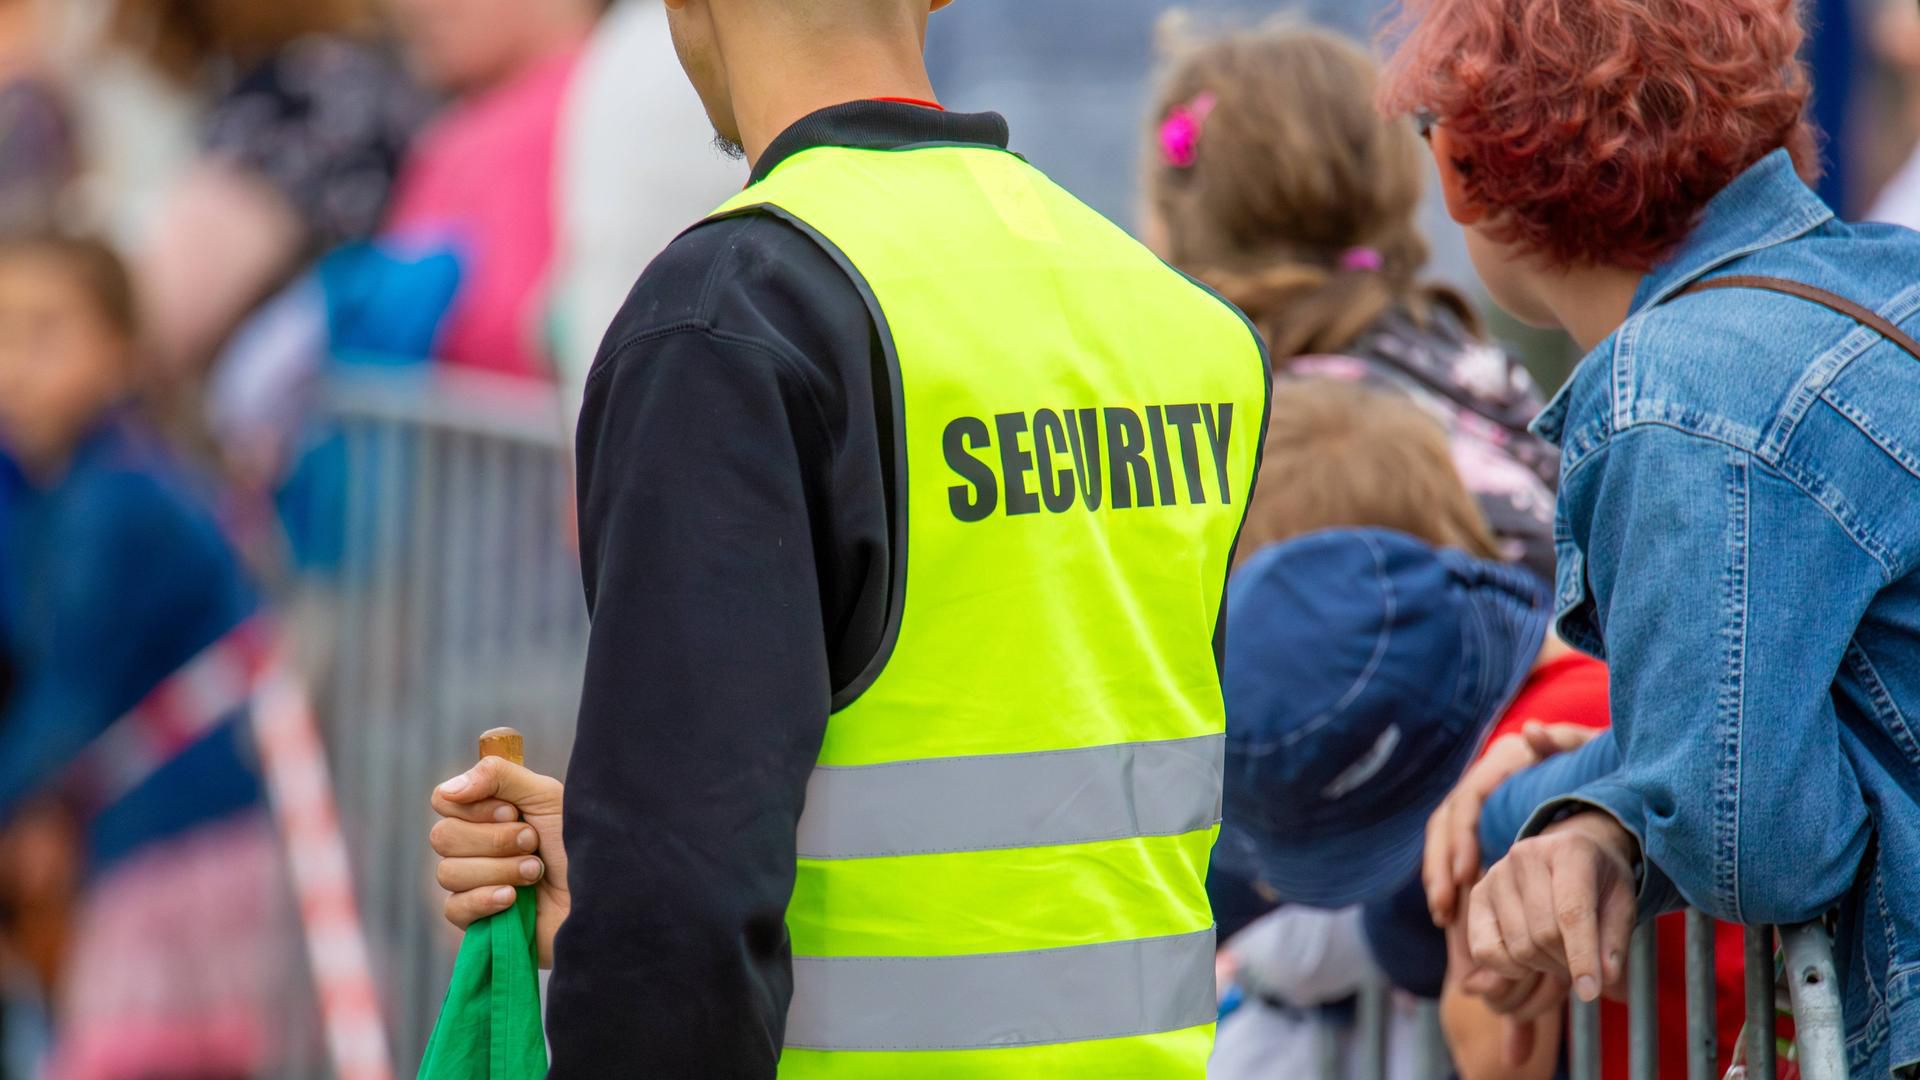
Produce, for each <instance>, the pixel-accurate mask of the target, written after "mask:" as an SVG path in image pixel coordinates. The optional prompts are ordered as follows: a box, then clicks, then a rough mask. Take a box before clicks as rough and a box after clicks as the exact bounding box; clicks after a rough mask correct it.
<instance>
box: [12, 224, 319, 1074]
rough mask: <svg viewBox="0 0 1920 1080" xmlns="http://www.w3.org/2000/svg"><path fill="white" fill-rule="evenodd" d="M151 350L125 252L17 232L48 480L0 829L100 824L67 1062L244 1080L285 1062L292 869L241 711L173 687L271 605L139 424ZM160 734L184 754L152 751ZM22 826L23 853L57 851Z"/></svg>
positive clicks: (29, 500) (18, 292)
mask: <svg viewBox="0 0 1920 1080" xmlns="http://www.w3.org/2000/svg"><path fill="white" fill-rule="evenodd" d="M138 340H139V337H138V324H137V321H136V317H135V300H134V288H133V285H132V282H131V280H130V278H129V277H128V275H127V273H126V271H125V269H124V268H123V267H122V265H121V263H120V262H119V260H118V259H117V258H116V256H115V255H114V254H113V253H112V252H111V251H110V250H109V249H107V248H105V247H103V246H101V245H99V244H95V243H91V242H86V241H78V240H69V239H61V238H55V237H47V238H37V239H30V240H23V241H6V242H4V243H0V441H4V442H5V444H6V446H7V447H8V449H9V450H10V451H11V452H12V453H13V454H14V455H15V456H16V457H17V458H18V460H19V461H20V462H21V463H22V466H23V467H24V470H25V473H26V476H27V478H28V481H29V484H30V486H31V490H30V491H29V492H28V494H27V495H26V496H25V497H24V499H23V500H22V501H21V503H20V505H19V506H17V507H16V510H15V513H14V515H13V520H12V521H11V522H10V531H11V537H10V540H11V544H10V546H9V547H8V549H7V563H6V565H5V566H4V568H0V570H3V571H4V574H5V576H6V578H7V580H8V585H9V589H8V593H7V595H8V602H9V605H10V608H11V610H10V611H9V612H8V615H9V618H8V619H7V620H6V622H7V625H8V627H9V634H10V636H9V640H8V642H7V646H8V649H9V651H10V653H11V654H12V655H13V657H14V659H15V661H16V663H17V664H18V667H19V685H18V686H17V687H16V688H15V692H14V694H13V695H12V697H11V699H10V700H9V701H8V703H7V705H6V709H5V712H4V714H0V821H10V820H14V819H18V818H19V816H20V815H21V814H22V813H23V808H25V807H26V806H28V803H29V799H30V798H31V797H33V796H35V795H36V794H39V793H52V794H56V795H57V796H58V797H59V799H60V803H61V805H64V806H66V807H69V808H70V809H71V810H72V812H73V813H74V814H75V815H76V816H77V820H78V823H79V825H80V826H81V829H82V835H83V836H84V856H83V857H84V865H85V871H84V873H85V877H84V880H83V882H82V884H81V886H80V895H79V896H78V897H77V898H76V899H73V900H72V902H71V903H70V905H68V906H69V909H70V911H71V915H72V927H71V935H72V937H71V946H70V949H69V950H68V951H67V954H66V956H65V959H64V963H61V964H60V965H58V966H59V968H60V978H59V989H58V998H57V1001H56V1003H55V1010H54V1020H55V1025H56V1044H55V1049H54V1054H53V1058H52V1061H51V1063H50V1066H49V1070H48V1075H49V1076H50V1077H52V1078H54V1080H151V1078H153V1077H157V1076H158V1077H183V1078H193V1080H229V1078H232V1080H239V1078H245V1077H251V1076H255V1075H258V1074H259V1073H260V1072H261V1070H262V1069H264V1068H265V1067H266V1066H268V1065H269V1064H271V1062H272V1060H273V1056H274V1052H275V1051H274V1027H273V1025H274V1023H275V1021H276V1019H277V1017H278V1016H279V1014H280V1012H281V1010H280V1009H277V1008H276V1004H277V998H276V994H275V990H276V987H277V986H278V985H279V984H278V982H277V979H278V976H279V971H280V969H281V967H282V965H283V962H284V958H285V953H284V952H283V950H282V948H281V945H282V943H281V942H280V941H279V939H278V937H277V932H276V927H277V926H279V925H281V923H280V922H279V921H278V919H277V918H276V917H275V909H274V906H273V903H272V898H273V897H275V896H277V895H279V893H278V882H279V860H278V856H277V853H276V849H275V844H274V839H273V833H272V829H271V827H270V825H269V823H268V819H267V816H266V813H265V810H264V807H263V803H262V797H261V789H260V784H259V780H258V778H257V776H256V772H255V768H254V765H253V762H252V758H251V755H250V752H249V751H248V750H247V749H246V747H245V746H244V743H243V739H242V736H241V733H240V730H239V723H240V721H239V717H240V715H241V713H240V711H239V710H240V709H241V708H242V707H243V705H244V703H243V701H232V702H217V701H212V700H208V701H206V702H204V704H205V706H206V711H204V712H195V711H193V704H192V703H194V702H195V699H196V698H199V697H201V696H202V695H195V694H183V693H179V692H178V691H177V690H176V691H175V692H172V693H166V692H162V688H163V687H165V686H166V685H168V683H169V680H170V679H174V678H178V677H183V676H182V675H181V673H182V672H185V671H190V670H193V665H194V664H195V663H196V662H197V661H198V660H199V659H201V658H203V657H205V656H207V655H209V654H212V653H215V652H216V651H217V652H218V654H219V655H222V656H226V657H236V656H237V655H238V653H237V650H240V649H242V648H243V646H244V645H245V644H246V642H247V641H248V640H249V637H248V631H247V629H246V628H248V627H250V626H252V622H251V619H252V616H253V615H254V613H255V610H256V598H255V595H254V592H253V590H252V588H251V587H250V586H249V585H248V583H247V582H246V580H245V579H244V577H243V576H242V574H241V571H240V568H239V566H238V564H237V562H236V560H235V558H234V555H233V553H232V551H231V550H230V549H229V547H228V545H227V544H226V541H225V540H224V538H223V537H222V535H221V532H220V530H219V528H218V526H217V525H216V524H215V522H214V519H213V517H212V516H211V514H210V513H209V512H208V511H207V509H206V507H205V505H204V503H203V501H202V498H201V496H200V494H199V492H198V491H197V490H196V485H195V483H194V481H193V480H192V479H191V478H190V477H189V476H188V475H187V474H186V473H185V472H184V471H183V470H181V469H180V468H179V467H178V466H176V465H175V464H173V463H172V460H171V457H170V455H169V453H168V451H167V450H166V449H165V448H164V447H162V446H160V445H159V444H158V443H157V442H156V440H155V439H154V437H153V436H152V434H151V432H150V430H149V429H148V428H147V427H146V426H145V425H144V424H143V423H142V422H141V421H140V419H139V418H138V414H137V410H136V408H135V405H134V398H135V395H134V390H133V388H134V386H135V385H136V381H137V376H136V369H137V367H138V365H139V360H138V358H137V352H138V345H137V342H138ZM155 725H158V726H157V727H156V726H155ZM161 730H169V731H172V732H175V733H176V735H180V734H182V733H191V736H190V737H183V738H175V739H164V738H159V737H158V736H157V733H158V732H159V731H161ZM155 745H164V746H167V747H168V749H167V750H165V751H161V752H151V753H143V752H141V750H142V749H143V748H146V747H151V746H155ZM19 835H20V834H18V833H15V834H13V835H12V837H11V838H10V844H11V847H10V850H13V851H16V852H20V851H30V850H40V851H43V852H45V850H46V848H45V845H44V844H41V845H38V847H37V848H36V847H35V846H34V845H28V844H21V843H20V842H19V841H18V837H19ZM57 855H58V852H57V851H55V852H52V853H49V854H47V855H45V857H42V858H34V859H32V860H31V861H32V863H33V865H21V864H16V863H13V862H9V864H8V872H9V874H10V875H12V877H11V880H10V882H9V887H8V893H9V895H10V896H14V897H16V898H17V897H18V896H21V895H24V894H32V893H35V892H38V893H44V892H45V888H44V886H45V883H46V882H47V881H48V880H49V879H53V880H58V879H59V877H60V871H59V868H58V866H57V865H54V866H49V865H47V863H48V861H50V860H55V859H57ZM35 882H38V883H40V884H39V887H37V888H36V886H35V885H34V884H33V883H35Z"/></svg>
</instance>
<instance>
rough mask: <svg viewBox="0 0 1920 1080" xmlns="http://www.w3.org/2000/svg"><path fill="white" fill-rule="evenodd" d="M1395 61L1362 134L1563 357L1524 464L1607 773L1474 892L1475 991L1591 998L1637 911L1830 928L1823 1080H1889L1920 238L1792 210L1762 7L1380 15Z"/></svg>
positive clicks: (1520, 2)
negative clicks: (1551, 508)
mask: <svg viewBox="0 0 1920 1080" xmlns="http://www.w3.org/2000/svg"><path fill="white" fill-rule="evenodd" d="M1398 28H1399V29H1398V38H1399V40H1398V41H1397V43H1396V48H1395V50H1394V54H1393V57H1392V59H1391V61H1390V63H1389V65H1388V69H1387V72H1386V74H1385V77H1384V80H1383V82H1382V85H1381V90H1380V99H1381V103H1382V104H1383V106H1384V107H1385V108H1386V109H1387V110H1388V111H1390V112H1395V113H1411V114H1414V115H1416V116H1418V117H1419V118H1420V119H1421V121H1422V124H1423V127H1424V128H1425V129H1426V130H1427V131H1428V134H1429V139H1430V142H1431V145H1432V150H1433V155H1434V157H1435V159H1436V161H1437V162H1438V165H1439V170H1440V177H1441V184H1442V187H1443V189H1444V192H1445V195H1446V201H1447V205H1448V209H1449V211H1450V212H1451V213H1452V215H1453V217H1454V218H1455V219H1456V220H1458V221H1459V222H1460V223H1461V224H1462V225H1464V226H1465V227H1466V230H1467V234H1468V237H1469V241H1470V244H1469V246H1470V250H1471V251H1472V254H1473V257H1474V260H1475V262H1476V264H1477V265H1478V266H1479V269H1480V271H1481V274H1482V276H1483V277H1484V278H1485V280H1486V282H1487V285H1488V288H1489V289H1490V290H1491V292H1492V293H1493V296H1494V298H1495V300H1497V301H1498V302H1499V303H1500V305H1501V306H1502V307H1505V308H1506V309H1507V310H1508V311H1510V312H1512V313H1513V314H1514V315H1515V316H1517V317H1518V318H1520V319H1522V320H1524V321H1527V322H1530V323H1535V324H1538V325H1542V326H1558V327H1563V328H1565V329H1566V330H1567V331H1568V332H1569V333H1571V334H1572V335H1573V337H1574V338H1575V339H1576V340H1578V341H1579V342H1580V343H1581V344H1582V346H1584V347H1585V348H1587V349H1589V350H1590V352H1589V354H1588V356H1587V357H1586V359H1585V360H1584V361H1583V362H1582V363H1581V365H1580V367H1579V368H1578V370H1576V372H1575V373H1574V375H1573V377H1572V379H1571V380H1570V381H1569V383H1568V385H1567V387H1566V388H1565V389H1564V390H1562V392H1561V393H1560V394H1559V396H1558V397H1556V398H1555V399H1554V400H1553V402H1552V403H1550V404H1549V405H1548V406H1547V409H1546V411H1545V412H1544V413H1543V414H1542V415H1541V417H1540V419H1539V420H1538V421H1536V423H1535V430H1536V431H1538V432H1539V433H1540V434H1542V435H1544V436H1545V437H1547V438H1548V439H1549V440H1551V441H1553V442H1555V443H1557V444H1559V445H1560V447H1561V450H1562V455H1563V456H1562V466H1561V469H1562V471H1561V489H1560V496H1559V506H1558V510H1557V521H1556V528H1555V533H1556V538H1557V547H1558V551H1557V555H1558V564H1559V565H1558V577H1559V588H1558V602H1559V608H1560V615H1559V628H1560V633H1561V635H1562V636H1563V637H1565V638H1566V639H1567V640H1568V641H1569V642H1572V643H1574V644H1575V645H1578V646H1580V647H1582V648H1583V649H1585V650H1587V651H1589V652H1592V653H1595V654H1596V655H1601V656H1604V657H1605V658H1607V659H1608V660H1609V662H1610V666H1611V691H1612V702H1613V710H1614V714H1613V716H1614V725H1615V726H1614V730H1615V733H1616V735H1617V742H1618V751H1619V752H1620V754H1621V757H1622V763H1621V764H1620V766H1619V767H1618V768H1617V769H1611V770H1608V771H1604V772H1601V771H1596V772H1595V773H1594V776H1595V778H1594V779H1591V780H1589V781H1588V782H1586V783H1584V784H1582V785H1580V786H1578V787H1577V788H1575V789H1573V790H1571V791H1567V792H1565V793H1564V794H1562V795H1561V796H1559V797H1556V798H1551V799H1548V800H1547V801H1546V802H1545V803H1544V804H1543V805H1541V806H1540V808H1539V810H1538V811H1537V812H1536V813H1535V815H1534V817H1533V819H1532V821H1531V822H1530V823H1529V824H1528V826H1527V827H1526V828H1525V829H1523V830H1522V833H1521V835H1522V836H1523V837H1524V839H1522V840H1520V841H1519V842H1518V843H1517V844H1515V845H1514V846H1513V848H1512V849H1511V851H1510V852H1509V853H1508V855H1507V856H1506V857H1505V858H1504V859H1502V860H1501V861H1500V862H1499V863H1497V864H1495V865H1494V867H1493V868H1492V869H1491V870H1489V871H1488V873H1487V875H1486V877H1485V878H1484V879H1483V880H1482V881H1481V882H1480V884H1479V885H1478V886H1477V887H1476V888H1475V889H1474V892H1473V894H1472V899H1471V902H1470V903H1469V905H1468V912H1467V916H1466V918H1467V933H1468V937H1469V939H1470V941H1471V945H1472V952H1473V959H1474V961H1475V962H1476V964H1477V965H1478V967H1479V969H1480V970H1479V971H1477V972H1476V973H1475V974H1474V975H1473V976H1472V978H1473V980H1474V985H1475V986H1477V987H1478V988H1480V989H1481V990H1483V991H1485V992H1487V994H1488V995H1489V996H1490V998H1493V999H1496V1000H1497V1003H1498V1004H1500V1005H1503V1006H1505V1007H1507V1008H1508V1009H1509V1010H1510V1011H1512V1012H1513V1013H1514V1014H1515V1015H1516V1016H1518V1017H1520V1018H1522V1019H1524V1018H1526V1017H1528V1016H1529V1015H1540V1014H1542V1013H1544V1012H1545V1011H1546V1010H1547V1009H1550V1008H1553V1007H1556V1006H1557V1004H1558V1001H1559V1000H1560V998H1562V997H1563V996H1564V993H1565V988H1567V987H1569V986H1570V987H1571V988H1572V990H1573V992H1574V993H1575V994H1577V995H1578V996H1580V997H1581V998H1583V999H1588V1000H1591V999H1592V998H1594V997H1596V996H1597V995H1598V994H1599V993H1600V992H1601V991H1602V989H1603V988H1606V987H1609V986H1617V985H1618V984H1619V982H1620V980H1621V978H1622V976H1623V974H1624V966H1625V964H1624V957H1625V955H1626V943H1627V938H1628V934H1629V932H1630V930H1631V928H1632V926H1633V923H1634V921H1635V918H1636V915H1637V914H1638V913H1639V912H1640V911H1642V910H1644V911H1647V912H1649V913H1650V912H1652V911H1659V910H1667V909H1671V908H1674V907H1678V906H1680V905H1682V904H1684V903H1691V904H1694V905H1696V906H1698V907H1700V908H1703V909H1705V910H1706V911H1708V912H1709V913H1711V914H1713V915H1715V916H1717V917H1719V918H1721V919H1726V920H1729V921H1736V922H1743V923H1747V924H1749V925H1763V924H1787V923H1799V922H1805V921H1809V920H1813V919H1818V918H1821V917H1822V916H1824V915H1826V914H1828V913H1829V912H1834V913H1836V915H1837V922H1836V926H1837V934H1838V945H1839V949H1838V954H1837V955H1838V958H1839V960H1840V965H1839V970H1840V972H1841V979H1842V982H1843V984H1844V985H1843V991H1844V1000H1845V1017H1846V1029H1847V1051H1848V1054H1849V1056H1850V1058H1851V1063H1852V1067H1853V1070H1854V1075H1855V1076H1877V1077H1885V1076H1889V1075H1900V1076H1912V1075H1920V887H1916V885H1917V884H1920V807H1917V806H1916V798H1920V739H1917V738H1916V734H1915V727H1916V724H1920V576H1917V575H1916V573H1915V568H1916V567H1920V341H1915V340H1913V339H1914V336H1915V335H1916V333H1920V235H1917V234H1915V233H1912V232H1908V231H1906V230H1903V229H1898V228H1894V227H1890V226H1877V225H1876V226H1866V225H1848V224H1845V223H1843V222H1841V221H1839V220H1837V219H1836V218H1835V217H1834V215H1833V213H1832V211H1831V210H1829V209H1828V208H1827V206H1826V205H1825V204H1824V203H1822V202H1821V201H1820V199H1819V198H1818V197H1817V196H1815V195H1814V194H1813V192H1812V191H1810V190H1809V189H1808V187H1807V185H1806V179H1807V178H1808V177H1809V176H1811V175H1812V174H1813V173H1814V172H1815V170H1816V169H1817V165H1816V163H1815V156H1814V152H1813V150H1814V134H1813V132H1812V131H1811V130H1810V128H1809V127H1808V125H1807V123H1806V120H1805V110H1806V105H1807V96H1808V90H1807V79H1806V75H1805V73H1804V71H1803V69H1802V68H1801V66H1800V63H1799V61H1798V60H1797V59H1796V51H1797V49H1798V47H1799V45H1800V42H1801V38H1802V36H1803V35H1802V28H1801V26H1800V24H1799V21H1798V17H1797V15H1796V13H1795V3H1794V0H1406V11H1405V12H1404V13H1403V16H1402V18H1401V21H1400V22H1399V24H1398ZM1596 748H1597V749H1596ZM1609 749H1611V748H1610V747H1608V745H1607V744H1606V743H1604V742H1596V743H1595V744H1594V746H1593V747H1592V748H1590V750H1589V751H1582V752H1581V753H1582V754H1587V753H1589V752H1591V753H1593V754H1604V753H1606V752H1607V751H1608V750H1609Z"/></svg>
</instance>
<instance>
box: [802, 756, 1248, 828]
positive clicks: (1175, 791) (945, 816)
mask: <svg viewBox="0 0 1920 1080" xmlns="http://www.w3.org/2000/svg"><path fill="white" fill-rule="evenodd" d="M1225 748H1226V736H1224V735H1203V736H1200V737H1199V738H1193V739H1176V740H1173V741H1170V742H1152V743H1124V744H1121V745H1118V746H1095V747H1089V748H1087V749H1084V750H1055V751H1049V752H1045V753H1034V754H992V755H986V756H981V757H957V758H929V759H925V760H920V761H897V762H888V763H885V764H881V765H856V766H829V765H822V766H819V767H818V768H816V769H815V770H814V772H813V777H812V779H810V780H809V781H808V782H807V808H806V812H805V813H804V814H802V815H801V818H800V856H801V857H802V858H806V859H864V858H874V857H878V856H883V855H919V854H928V853H932V852H941V851H987V850H992V849H996V848H1018V847H1041V846H1045V845H1048V844H1081V843H1090V842H1092V841H1095V840H1117V839H1120V838H1122V837H1129V836H1176V835H1179V834H1181V833H1187V832H1192V831H1194V830H1196V829H1204V828H1208V827H1210V826H1212V825H1214V824H1215V823H1217V822H1218V821H1219V820H1220V781H1221V773H1222V769H1223V767H1224V765H1223V762H1224V755H1225Z"/></svg>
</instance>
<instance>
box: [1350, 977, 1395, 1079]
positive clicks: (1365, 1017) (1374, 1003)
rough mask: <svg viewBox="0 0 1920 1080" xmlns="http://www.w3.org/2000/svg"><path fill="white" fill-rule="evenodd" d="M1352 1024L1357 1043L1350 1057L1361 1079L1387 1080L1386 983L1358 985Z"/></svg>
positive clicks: (1376, 982) (1375, 981)
mask: <svg viewBox="0 0 1920 1080" xmlns="http://www.w3.org/2000/svg"><path fill="white" fill-rule="evenodd" d="M1357 1020H1358V1022H1357V1023H1356V1024H1355V1025H1354V1030H1355V1036H1356V1038H1357V1040H1358V1042H1359V1045H1358V1046H1357V1047H1356V1048H1355V1051H1354V1061H1355V1063H1356V1064H1357V1065H1358V1066H1359V1074H1360V1078H1361V1080H1387V984H1386V983H1385V982H1382V981H1379V980H1373V981H1370V982H1368V983H1367V984H1366V985H1364V986H1362V987H1361V988H1360V1008H1359V1015H1358V1017H1357Z"/></svg>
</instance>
